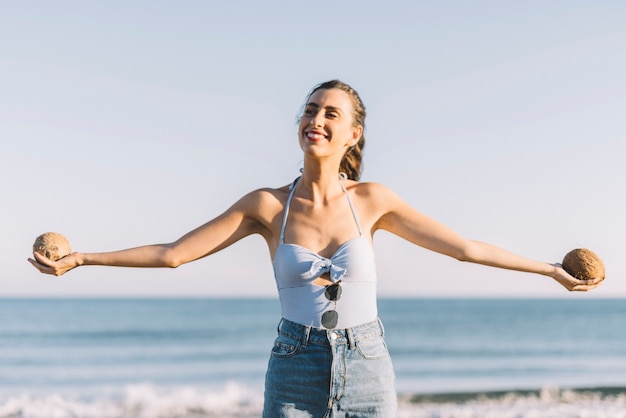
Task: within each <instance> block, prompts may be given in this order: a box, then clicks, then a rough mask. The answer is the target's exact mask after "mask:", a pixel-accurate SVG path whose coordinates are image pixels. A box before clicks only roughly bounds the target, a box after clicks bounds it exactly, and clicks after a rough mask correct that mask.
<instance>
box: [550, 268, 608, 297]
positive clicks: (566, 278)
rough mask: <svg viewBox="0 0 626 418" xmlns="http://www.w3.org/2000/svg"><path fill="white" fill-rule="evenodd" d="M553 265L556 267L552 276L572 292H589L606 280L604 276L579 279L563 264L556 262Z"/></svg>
mask: <svg viewBox="0 0 626 418" xmlns="http://www.w3.org/2000/svg"><path fill="white" fill-rule="evenodd" d="M552 265H553V266H554V267H555V270H554V273H553V274H552V278H553V279H554V280H556V281H557V282H559V283H561V285H562V286H563V287H564V288H566V289H567V290H569V291H570V292H587V291H589V290H592V289H595V288H596V287H598V286H600V283H602V281H603V280H604V277H602V278H596V279H589V280H582V279H577V278H575V277H574V276H572V275H571V274H569V273H568V272H567V271H565V270H564V269H563V266H561V264H558V263H556V264H552Z"/></svg>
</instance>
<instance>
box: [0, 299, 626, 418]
mask: <svg viewBox="0 0 626 418" xmlns="http://www.w3.org/2000/svg"><path fill="white" fill-rule="evenodd" d="M379 314H380V317H381V319H382V321H383V323H384V324H385V330H386V336H387V342H388V347H389V351H390V353H391V356H392V359H393V361H394V367H395V371H396V377H397V388H398V393H399V395H398V396H399V405H400V408H399V416H400V417H411V418H413V417H414V418H418V417H419V418H421V417H424V418H426V417H428V418H444V417H446V418H457V417H458V418H468V417H472V418H473V417H498V418H507V417H516V418H517V417H520V418H531V417H532V418H537V417H557V418H560V417H563V418H566V417H580V418H583V417H585V418H588V417H597V418H616V417H626V336H624V333H623V332H622V328H623V324H624V323H625V320H626V301H624V300H619V299H585V298H578V297H573V298H563V299H381V300H380V301H379ZM279 319H280V307H279V303H278V301H277V300H275V299H208V298H207V299H201V298H198V299H191V298H189V299H185V298H178V299H0V370H2V373H0V418H5V417H7V418H8V417H46V418H51V417H81V418H92V417H93V418H104V417H106V418H131V417H133V418H135V417H136V418H161V417H163V418H165V417H168V418H171V417H185V418H196V417H223V418H229V417H260V414H261V408H262V399H263V378H264V373H265V368H266V365H267V360H268V357H269V351H270V349H271V346H272V343H273V339H274V336H275V332H276V325H277V323H278V320H279Z"/></svg>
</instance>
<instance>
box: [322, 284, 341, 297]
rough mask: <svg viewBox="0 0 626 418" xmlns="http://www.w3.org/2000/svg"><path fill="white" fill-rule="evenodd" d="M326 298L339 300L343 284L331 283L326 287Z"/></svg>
mask: <svg viewBox="0 0 626 418" xmlns="http://www.w3.org/2000/svg"><path fill="white" fill-rule="evenodd" d="M324 294H325V295H326V298H327V299H328V300H330V301H338V300H339V298H340V297H341V286H340V285H339V284H338V283H335V284H331V285H330V286H327V287H326V291H325V292H324Z"/></svg>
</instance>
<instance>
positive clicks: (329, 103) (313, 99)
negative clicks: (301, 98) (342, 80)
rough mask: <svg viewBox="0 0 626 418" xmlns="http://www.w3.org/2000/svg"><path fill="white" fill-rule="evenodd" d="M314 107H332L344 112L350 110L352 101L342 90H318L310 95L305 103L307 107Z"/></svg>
mask: <svg viewBox="0 0 626 418" xmlns="http://www.w3.org/2000/svg"><path fill="white" fill-rule="evenodd" d="M309 105H312V106H314V107H323V108H325V107H334V108H337V109H341V110H343V111H344V112H349V111H350V110H351V109H352V101H351V100H350V96H349V95H348V93H346V92H345V91H343V90H339V89H320V90H317V91H316V92H314V93H313V94H311V96H310V97H309V100H308V101H307V106H309Z"/></svg>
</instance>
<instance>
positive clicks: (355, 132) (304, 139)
mask: <svg viewBox="0 0 626 418" xmlns="http://www.w3.org/2000/svg"><path fill="white" fill-rule="evenodd" d="M353 112H354V109H353V107H352V99H351V98H350V96H349V95H348V93H346V92H345V91H343V90H339V89H322V90H318V91H316V92H315V93H313V94H312V95H311V97H310V98H309V100H308V102H307V103H306V105H305V107H304V112H303V113H302V117H301V118H300V125H299V138H300V147H301V148H302V150H303V151H304V152H305V153H309V152H310V153H313V154H315V155H318V156H327V155H331V154H340V155H341V156H342V157H343V155H344V154H345V152H346V150H347V149H348V148H349V147H351V146H352V145H354V144H356V143H357V142H358V140H359V139H360V138H361V135H362V133H363V127H362V126H354V118H353V116H352V115H353Z"/></svg>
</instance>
